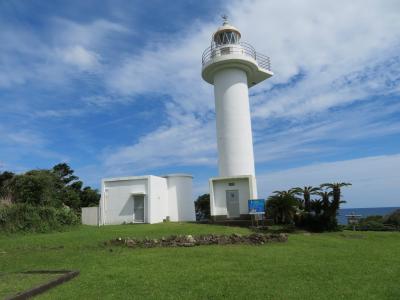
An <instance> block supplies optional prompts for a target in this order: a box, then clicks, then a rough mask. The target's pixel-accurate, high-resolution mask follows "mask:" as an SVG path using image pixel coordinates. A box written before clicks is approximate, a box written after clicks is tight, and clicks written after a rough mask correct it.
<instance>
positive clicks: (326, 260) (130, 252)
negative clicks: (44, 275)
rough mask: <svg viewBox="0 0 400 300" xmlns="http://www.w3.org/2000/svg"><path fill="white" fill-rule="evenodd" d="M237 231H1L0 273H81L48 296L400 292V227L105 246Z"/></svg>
mask: <svg viewBox="0 0 400 300" xmlns="http://www.w3.org/2000/svg"><path fill="white" fill-rule="evenodd" d="M232 232H239V233H246V232H248V231H247V230H246V229H238V228H227V227H222V226H210V225H193V224H173V223H171V224H157V225H125V226H123V225H121V226H107V227H102V228H95V227H85V226H82V227H80V228H77V229H74V230H72V231H69V232H63V233H53V234H31V235H18V236H4V235H3V236H2V235H0V270H2V271H3V272H4V271H6V272H12V271H26V270H34V269H79V270H80V271H81V275H80V276H79V277H77V278H75V279H73V280H72V281H70V282H69V283H66V284H64V285H62V286H60V287H58V288H56V289H53V290H52V291H50V292H48V293H47V294H44V295H43V296H42V297H40V298H43V299H55V298H56V299H78V298H81V299H98V298H101V299H117V298H119V299H122V298H134V296H136V298H138V299H143V298H150V299H160V298H163V299H179V298H181V299H188V298H191V299H216V298H226V299H235V298H236V299H244V298H259V299H268V298H270V299H288V298H290V299H306V298H311V299H337V298H343V299H349V298H354V299H356V298H357V299H399V298H400V280H399V278H400V255H399V254H400V252H399V249H400V234H399V233H386V232H380V233H373V232H369V233H361V234H360V233H356V234H353V233H351V232H345V233H325V234H313V235H303V234H293V235H290V237H289V242H288V243H284V244H278V243H277V244H269V245H265V246H238V245H231V246H202V247H195V248H168V249H159V248H157V249H127V248H116V247H114V248H112V250H113V251H110V248H106V247H104V246H103V245H102V244H101V242H102V241H104V240H107V239H111V238H115V237H118V236H122V237H127V236H131V237H145V236H147V237H161V236H166V235H169V234H201V233H232ZM360 236H362V238H360ZM4 252H5V253H4Z"/></svg>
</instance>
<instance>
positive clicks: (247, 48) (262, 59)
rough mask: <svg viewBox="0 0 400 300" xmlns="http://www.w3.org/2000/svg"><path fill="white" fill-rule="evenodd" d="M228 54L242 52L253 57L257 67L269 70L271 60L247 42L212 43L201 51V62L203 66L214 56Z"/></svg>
mask: <svg viewBox="0 0 400 300" xmlns="http://www.w3.org/2000/svg"><path fill="white" fill-rule="evenodd" d="M228 54H243V55H246V56H249V57H251V58H253V59H254V60H255V61H256V62H257V64H258V66H259V67H261V68H263V69H266V70H268V71H271V61H270V59H269V57H268V56H266V55H263V54H260V53H258V52H257V51H256V50H255V49H254V47H253V46H252V45H250V44H248V43H244V42H240V43H239V44H226V45H218V46H217V45H212V46H210V47H208V48H207V49H206V50H204V52H203V56H202V58H201V62H202V64H203V66H204V65H205V64H206V63H208V62H209V61H210V60H212V59H214V58H215V57H218V56H222V55H228Z"/></svg>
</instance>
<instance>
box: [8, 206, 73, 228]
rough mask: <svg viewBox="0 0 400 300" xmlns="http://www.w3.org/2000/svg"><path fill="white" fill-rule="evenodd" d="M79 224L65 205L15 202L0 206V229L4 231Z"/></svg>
mask: <svg viewBox="0 0 400 300" xmlns="http://www.w3.org/2000/svg"><path fill="white" fill-rule="evenodd" d="M76 224H79V218H78V216H77V215H76V214H75V213H74V212H73V211H72V210H69V209H67V208H65V207H61V208H54V207H50V206H33V205H30V204H26V203H17V204H13V205H10V206H0V230H2V231H5V232H10V233H12V232H18V231H23V232H48V231H52V230H61V229H62V228H63V227H65V226H67V225H76Z"/></svg>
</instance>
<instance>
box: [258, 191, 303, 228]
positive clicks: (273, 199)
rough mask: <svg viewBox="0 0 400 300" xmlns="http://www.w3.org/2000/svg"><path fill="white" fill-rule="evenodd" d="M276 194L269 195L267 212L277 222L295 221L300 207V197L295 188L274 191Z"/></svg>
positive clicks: (287, 222)
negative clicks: (297, 196)
mask: <svg viewBox="0 0 400 300" xmlns="http://www.w3.org/2000/svg"><path fill="white" fill-rule="evenodd" d="M274 193H275V195H272V196H270V197H268V199H267V202H266V205H265V207H266V213H267V215H268V216H270V217H272V218H273V219H274V222H275V223H276V224H290V223H293V220H294V216H295V214H296V212H297V208H298V204H299V202H298V199H297V198H296V196H295V193H294V191H293V190H288V191H274Z"/></svg>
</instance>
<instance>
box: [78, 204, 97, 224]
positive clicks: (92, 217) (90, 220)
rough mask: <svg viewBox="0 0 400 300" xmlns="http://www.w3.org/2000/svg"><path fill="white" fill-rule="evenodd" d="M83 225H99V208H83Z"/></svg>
mask: <svg viewBox="0 0 400 300" xmlns="http://www.w3.org/2000/svg"><path fill="white" fill-rule="evenodd" d="M82 224H84V225H95V226H97V225H99V208H98V207H97V206H96V207H82Z"/></svg>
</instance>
